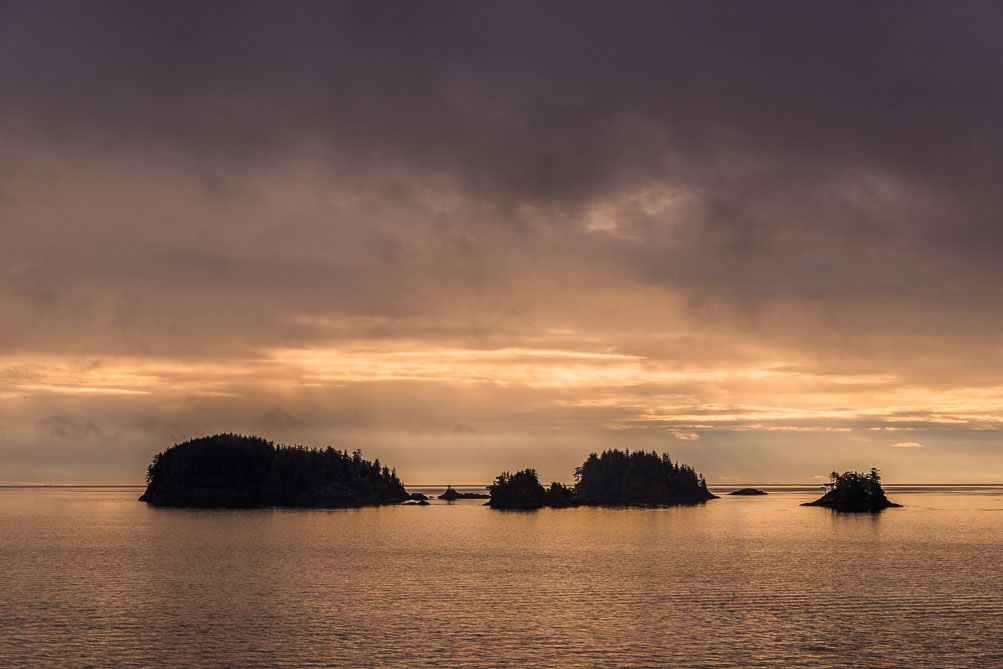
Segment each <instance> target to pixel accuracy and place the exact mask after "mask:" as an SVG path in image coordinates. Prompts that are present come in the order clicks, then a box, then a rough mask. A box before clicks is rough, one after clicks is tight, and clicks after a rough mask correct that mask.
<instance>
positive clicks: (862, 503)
mask: <svg viewBox="0 0 1003 669" xmlns="http://www.w3.org/2000/svg"><path fill="white" fill-rule="evenodd" d="M825 487H826V488H827V491H826V493H825V494H824V495H822V497H820V498H819V499H817V500H815V501H814V502H807V503H805V504H802V505H801V506H826V507H829V508H832V509H837V510H840V511H877V510H880V509H886V508H888V507H890V506H901V505H900V504H895V503H893V502H890V501H888V498H887V497H886V496H885V491H884V489H883V488H882V487H881V474H880V472H879V471H878V470H877V469H876V468H874V467H871V471H870V472H869V473H867V474H863V473H861V472H843V473H842V474H839V473H837V472H835V471H834V472H832V473H831V474H829V482H828V483H826V484H825Z"/></svg>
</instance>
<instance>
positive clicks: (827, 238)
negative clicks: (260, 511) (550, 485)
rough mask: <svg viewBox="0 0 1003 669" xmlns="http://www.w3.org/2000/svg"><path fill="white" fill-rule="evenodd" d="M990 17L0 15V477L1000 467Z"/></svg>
mask: <svg viewBox="0 0 1003 669" xmlns="http://www.w3.org/2000/svg"><path fill="white" fill-rule="evenodd" d="M1000 34H1003V6H1001V5H999V4H997V3H989V2H962V3H939V2H882V3H864V2H840V3H826V4H819V3H801V2H761V3H744V2H713V3H690V2H635V3H630V4H628V5H622V4H617V3H603V2H546V3H532V2H477V3H469V2H448V1H447V2H435V3H399V2H387V3H384V2H362V3H355V2H317V3H314V2H302V3H296V4H295V5H293V6H287V5H283V4H279V3H274V2H272V3H269V2H241V3H233V2H212V3H205V2H172V3H164V4H158V3H133V2H89V3H69V2H51V3H30V2H0V90H2V91H3V94H4V102H5V104H4V111H3V113H2V115H0V155H3V157H4V160H3V162H2V163H0V239H2V243H0V316H2V323H3V324H2V326H0V483H4V484H11V483H38V484H44V483H50V484H58V483H103V484H115V483H117V484H123V483H128V482H136V483H137V484H138V483H141V482H142V479H143V475H144V473H145V470H146V466H147V464H148V463H149V462H150V459H151V457H152V456H153V455H154V453H157V452H159V451H162V450H164V449H166V448H168V447H169V446H171V445H172V444H174V443H176V442H180V441H184V440H187V439H190V438H194V437H198V436H203V435H209V434H214V433H218V432H238V433H244V434H256V435H260V436H262V437H264V438H266V439H270V440H274V441H276V442H281V443H289V444H304V445H307V446H312V447H325V446H328V445H332V446H334V447H336V448H345V449H349V450H354V449H356V448H361V449H362V451H363V453H364V454H365V455H366V456H367V457H370V458H375V457H378V458H379V459H380V460H381V461H382V462H384V463H386V464H389V465H391V466H394V467H396V469H397V473H398V475H399V476H400V477H401V479H402V480H404V481H409V480H411V481H446V482H448V481H449V480H453V481H483V482H489V481H491V480H492V479H493V478H494V477H495V476H496V475H497V474H498V473H499V472H501V471H502V470H515V469H520V468H524V467H534V468H536V469H537V470H538V471H539V472H540V476H541V478H543V479H545V480H547V481H550V480H561V481H567V480H569V478H570V472H571V471H572V470H573V468H574V467H575V466H576V465H578V464H580V463H581V461H582V460H583V459H584V458H585V456H587V455H588V453H589V452H592V451H601V450H603V449H605V448H630V449H644V450H656V451H659V452H667V453H669V454H670V455H671V457H672V458H673V459H674V460H678V461H681V462H684V463H687V464H689V465H691V466H693V467H694V468H695V469H696V470H697V471H699V472H702V473H703V474H704V475H705V476H706V477H707V480H708V481H709V482H711V483H712V484H716V485H729V484H733V483H755V482H760V483H762V482H767V481H780V482H812V481H815V480H819V479H820V478H822V477H826V476H827V474H828V472H829V471H831V470H834V469H835V470H839V471H844V470H850V469H857V470H864V469H868V468H870V467H872V466H875V467H878V468H879V469H881V470H882V472H883V474H884V477H885V480H886V481H887V482H888V483H907V482H915V483H919V482H922V483H988V482H1003V457H1001V455H1003V452H1001V432H1000V428H1001V425H1003V377H1001V374H1000V372H1001V370H1003V345H1001V344H1000V333H1001V332H1003V263H1001V262H1000V257H1001V251H1003V190H1001V189H1000V183H1003V130H1001V127H1000V123H999V119H1000V118H1001V117H1003V87H1001V86H1000V85H999V82H1000V81H1001V77H1003V40H1000V39H999V35H1000Z"/></svg>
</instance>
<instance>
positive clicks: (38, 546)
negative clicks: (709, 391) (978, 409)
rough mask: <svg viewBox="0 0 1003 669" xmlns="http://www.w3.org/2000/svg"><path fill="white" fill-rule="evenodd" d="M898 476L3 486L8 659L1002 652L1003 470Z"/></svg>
mask: <svg viewBox="0 0 1003 669" xmlns="http://www.w3.org/2000/svg"><path fill="white" fill-rule="evenodd" d="M887 488H888V492H889V497H890V498H891V499H892V500H893V501H897V502H900V503H902V504H904V505H906V506H905V508H902V509H889V510H887V511H884V512H882V513H880V514H876V515H844V514H836V513H833V512H831V511H828V510H826V509H820V508H802V507H799V506H798V504H799V503H800V502H803V501H809V500H811V499H814V498H815V497H817V493H816V491H814V490H812V489H811V488H807V487H801V488H798V487H796V486H791V487H770V486H765V487H764V489H766V490H770V491H771V493H772V494H770V495H768V496H766V497H757V498H749V497H723V498H722V499H719V500H713V501H711V502H709V503H707V504H705V505H702V506H696V507H679V508H663V509H589V508H581V509H559V510H551V509H543V510H540V511H534V512H500V511H493V510H491V509H488V508H486V507H484V506H481V505H480V504H481V503H480V502H473V501H469V502H457V503H453V504H446V503H436V504H434V505H432V506H428V507H416V506H407V507H404V506H401V507H382V508H371V509H358V510H334V511H329V510H290V509H267V510H252V511H230V510H219V511H217V510H212V511H199V510H196V511H192V510H171V509H156V508H150V507H148V506H147V505H146V504H143V503H141V502H137V501H136V497H138V496H139V494H140V492H141V491H140V490H139V489H122V488H34V489H26V488H6V489H0V593H2V594H0V611H2V616H0V665H3V666H6V667H12V666H28V667H36V666H88V665H92V666H137V667H154V666H171V667H185V666H240V667H258V666H288V667H305V666H339V667H356V666H360V667H361V666H373V667H384V666H396V667H421V666H436V667H440V666H460V667H468V666H469V667H494V666H512V667H528V666H546V667H558V666H568V667H620V666H638V667H649V666H665V667H799V666H805V667H808V666H810V667H848V666H854V667H1001V666H1003V486H972V487H957V486H956V487H925V486H898V487H897V486H888V487H887ZM411 489H412V490H415V489H419V490H421V489H420V488H411ZM441 490H442V487H436V488H434V491H435V492H441ZM722 490H728V489H727V488H724V489H722Z"/></svg>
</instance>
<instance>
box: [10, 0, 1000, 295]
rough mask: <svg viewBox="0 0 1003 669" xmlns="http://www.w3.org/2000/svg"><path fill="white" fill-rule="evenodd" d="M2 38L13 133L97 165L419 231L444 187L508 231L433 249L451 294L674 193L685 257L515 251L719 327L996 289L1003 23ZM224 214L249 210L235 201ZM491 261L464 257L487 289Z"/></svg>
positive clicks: (724, 6)
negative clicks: (134, 161)
mask: <svg viewBox="0 0 1003 669" xmlns="http://www.w3.org/2000/svg"><path fill="white" fill-rule="evenodd" d="M2 12H3V13H2V21H0V26H2V27H0V31H2V34H0V63H2V64H0V87H2V89H3V90H4V92H5V98H6V99H5V112H4V127H5V128H6V129H7V131H8V133H19V134H20V136H21V137H29V138H33V139H34V141H43V142H47V143H49V144H52V145H70V146H74V145H78V144H79V143H81V142H82V143H84V145H85V146H87V147H88V150H89V151H91V152H92V153H94V155H95V158H96V159H100V158H99V156H100V153H101V152H102V151H116V150H123V149H125V150H139V151H152V150H156V149H163V148H166V149H167V150H170V151H180V152H181V153H182V154H184V155H188V156H192V157H193V158H194V159H196V160H197V161H198V162H199V163H200V164H201V165H202V167H200V168H198V169H205V170H207V173H211V172H212V168H207V167H206V165H215V166H216V168H217V169H218V170H226V171H231V172H236V173H237V174H239V173H240V172H241V171H243V170H244V169H247V168H249V167H251V166H254V165H259V166H261V165H266V166H268V165H275V164H278V165H281V164H283V162H284V161H286V160H288V159H290V156H295V155H296V154H297V152H301V151H303V150H310V151H314V152H317V153H319V154H320V156H322V158H323V160H324V161H325V162H326V164H327V167H328V169H329V170H330V171H329V175H330V178H331V179H332V180H334V181H339V182H343V183H351V182H353V180H358V179H367V178H368V182H366V185H364V186H362V187H363V188H370V189H372V188H377V187H378V188H379V189H380V191H379V195H380V197H382V198H383V199H390V200H392V199H394V198H397V199H399V200H401V202H402V203H403V204H404V205H406V206H413V202H411V201H412V200H414V198H415V197H416V195H415V188H419V189H420V188H421V187H422V185H423V184H427V183H428V182H429V180H436V179H438V180H439V182H440V183H444V184H446V186H447V187H449V188H453V189H456V190H457V191H458V192H460V193H462V194H463V196H464V197H465V198H468V199H470V200H471V201H474V202H478V203H480V204H479V205H478V206H481V207H488V208H490V212H491V213H489V214H488V215H487V216H479V217H478V216H464V217H453V218H452V219H451V220H450V221H449V222H447V223H442V222H439V223H436V225H435V228H434V229H436V230H437V231H438V232H436V233H434V234H442V233H443V231H444V230H445V229H446V228H447V227H449V226H452V227H454V228H455V227H456V226H460V227H461V228H463V231H464V232H461V233H459V234H457V233H453V238H452V241H453V242H457V243H459V244H460V245H459V246H456V245H453V246H449V245H448V243H446V242H444V247H443V253H445V254H448V255H449V256H450V258H451V260H450V265H451V267H453V268H454V269H456V265H457V264H458V261H457V260H456V259H457V258H459V257H461V256H463V255H464V249H463V248H462V244H463V241H462V240H463V235H464V234H465V233H466V231H468V230H469V229H470V228H471V227H477V226H480V227H486V226H492V225H497V224H503V225H505V226H514V227H515V228H516V234H527V233H526V228H525V226H526V225H527V224H528V223H527V220H526V219H527V217H526V216H525V215H523V214H521V213H519V212H518V211H516V208H518V207H525V206H533V207H540V208H542V209H540V210H539V211H541V212H542V214H541V215H540V217H539V218H540V219H541V220H542V221H544V222H543V223H540V222H539V221H538V222H537V225H538V226H539V225H543V226H544V227H551V228H553V227H556V228H558V229H561V230H563V229H566V228H567V226H568V225H569V223H573V222H577V221H579V220H580V218H581V216H582V212H583V211H585V210H586V209H587V207H588V206H589V205H590V204H591V203H594V202H597V201H604V199H609V198H612V199H614V200H615V199H616V198H617V197H618V196H619V195H620V194H622V193H624V192H628V191H645V190H646V189H648V190H650V189H652V188H655V189H657V188H659V187H662V186H665V185H671V186H673V187H677V188H681V189H684V190H685V191H686V192H687V193H689V194H690V195H691V196H692V197H693V198H694V199H693V203H692V205H691V206H690V207H689V208H688V209H687V210H686V211H685V215H686V218H687V225H686V226H685V228H684V229H682V230H678V229H676V228H674V227H673V226H671V225H668V224H667V221H666V218H667V215H666V214H665V212H654V213H652V212H647V213H645V212H642V211H640V209H639V208H638V207H637V206H635V205H631V204H630V203H628V204H627V205H626V206H625V207H622V208H621V209H620V210H618V211H616V212H615V218H616V224H617V226H618V228H619V230H620V231H622V232H626V233H629V234H627V235H626V239H599V240H594V239H586V238H584V237H583V236H582V235H581V234H580V231H579V230H578V229H574V230H570V231H565V232H562V233H561V234H562V235H568V236H567V237H564V238H562V239H561V240H560V241H556V240H551V239H547V238H545V237H540V236H539V229H538V228H537V229H536V230H535V231H534V232H533V233H532V235H531V237H529V238H526V237H522V238H519V237H515V238H507V239H503V240H501V242H502V243H501V244H500V245H501V246H503V247H506V248H514V247H516V246H520V245H521V246H523V247H525V246H527V245H528V244H530V243H532V244H536V245H546V244H551V243H555V244H562V245H564V246H565V247H566V248H568V249H570V253H571V254H572V255H575V256H579V257H583V258H589V261H588V262H590V263H596V262H599V263H603V262H606V263H611V266H610V268H609V271H610V272H611V273H616V274H625V275H627V276H631V277H632V278H631V280H638V281H641V282H644V283H648V282H653V283H655V284H674V285H676V286H679V287H684V288H685V287H690V288H691V289H692V290H695V291H698V292H697V296H698V297H697V299H698V301H703V298H702V297H700V292H699V291H702V290H705V289H707V290H710V291H712V292H714V293H715V294H719V295H723V296H725V297H726V295H727V294H728V293H734V294H735V297H736V298H738V299H740V300H742V301H743V304H745V305H746V306H745V307H743V308H748V301H749V300H753V301H754V300H755V299H757V297H760V296H763V295H783V294H790V293H793V294H795V295H801V296H805V297H809V298H811V299H831V298H832V294H833V293H836V294H845V293H859V292H860V291H864V292H867V293H877V294H878V297H879V298H882V297H883V296H885V295H887V294H891V295H892V296H893V297H894V293H895V292H896V291H900V290H902V289H903V287H905V289H906V290H908V291H909V292H910V293H911V292H912V291H913V290H915V289H917V287H918V288H920V289H921V288H922V286H917V284H919V283H921V282H923V281H928V282H932V284H933V285H934V286H935V287H936V288H937V291H936V292H937V293H938V298H939V296H940V293H941V292H942V291H943V289H944V287H943V284H944V280H943V279H942V277H945V276H950V277H953V278H952V279H951V280H952V281H962V282H965V290H969V289H970V288H971V284H972V283H973V282H974V283H978V282H980V281H985V280H987V279H990V278H991V279H996V278H998V272H997V270H995V269H994V267H995V264H996V263H995V257H996V251H997V249H998V248H999V244H1000V241H1001V239H1000V237H1001V234H1003V233H1001V232H1000V230H1001V226H1000V225H999V224H998V221H999V215H1000V212H1001V211H1003V195H1001V194H999V192H998V191H999V189H998V183H999V177H1000V175H1001V174H1003V131H1001V129H1000V126H999V123H998V119H999V118H1000V117H1003V86H1001V84H1000V81H1001V80H1003V77H1001V75H1003V72H1001V69H1003V46H1001V45H1003V41H1001V40H999V39H998V37H999V35H1000V34H1001V33H1003V9H1001V8H1000V6H999V5H998V4H996V3H974V2H972V3H952V4H950V5H948V4H947V3H916V2H901V3H899V2H884V3H863V2H842V3H827V4H821V3H803V2H770V3H746V2H717V3H700V2H675V3H664V2H659V3H646V2H636V3H630V4H629V5H619V4H616V3H595V2H592V3H585V2H570V3H560V2H557V3H554V2H548V3H524V2H496V3H492V2H478V3H467V2H435V3H397V2H390V3H380V2H363V3H306V2H303V3H296V4H295V5H291V6H287V5H283V4H279V3H254V2H241V3H228V2H214V3H204V2H178V3H163V4H151V3H130V2H118V3H88V4H86V5H84V4H79V3H43V4H39V3H8V4H5V5H4V6H3V10H2ZM207 178H210V177H207ZM228 178H230V179H233V178H234V177H233V176H232V175H231V176H230V177H228ZM220 183H224V182H220ZM210 187H212V188H215V187H214V186H210ZM219 193H220V195H221V196H222V197H224V198H226V197H236V196H239V193H236V194H234V193H230V194H229V195H228V193H227V187H226V186H225V183H224V185H223V186H222V190H221V191H219ZM471 219H476V220H471ZM520 230H522V232H519V231H520ZM373 235H374V238H376V237H379V235H377V234H376V233H373ZM447 237H448V235H447ZM382 240H383V241H382V246H381V248H382V251H381V252H382V253H383V254H384V255H385V259H388V258H390V256H392V255H393V254H394V253H395V252H397V253H400V252H403V253H405V254H407V253H408V252H409V249H407V247H406V246H405V247H402V246H400V240H399V235H396V234H394V233H391V234H384V235H383V236H382ZM639 242H640V243H639ZM395 249H397V251H395ZM401 249H403V251H401ZM478 251H483V249H481V248H479V246H478V245H477V244H476V243H475V244H473V248H472V249H471V250H470V252H469V253H467V255H468V256H470V257H472V258H473V259H474V262H476V263H478V266H484V264H485V262H486V261H485V259H484V258H479V257H478ZM370 253H371V251H370ZM596 258H598V260H596ZM958 263H960V264H961V265H963V266H964V271H963V272H960V273H959V271H958V270H959V267H958ZM213 266H216V265H215V264H214V265H213ZM518 269H520V270H521V269H524V268H522V267H520V268H518ZM478 271H479V270H478ZM973 272H974V274H975V276H974V277H973V276H972V274H973ZM931 275H932V277H933V278H932V279H931V278H930V277H931ZM924 277H925V278H924ZM369 285H374V284H372V283H371V282H370V283H369ZM36 290H37V289H36Z"/></svg>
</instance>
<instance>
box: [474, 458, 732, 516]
mask: <svg viewBox="0 0 1003 669" xmlns="http://www.w3.org/2000/svg"><path fill="white" fill-rule="evenodd" d="M574 475H575V485H574V486H573V487H568V486H565V485H563V484H561V483H557V482H553V483H551V484H550V487H549V488H544V487H543V486H542V485H541V484H540V480H539V476H538V475H537V473H536V470H535V469H523V470H521V471H518V472H516V473H514V474H512V473H510V472H502V473H501V474H499V475H498V477H497V478H496V479H495V482H494V483H493V484H491V485H490V486H488V489H489V490H490V491H491V499H490V501H489V502H488V506H491V507H492V508H496V509H538V508H540V507H544V506H549V507H567V506H582V505H589V506H656V505H659V506H660V505H675V504H696V503H699V502H705V501H707V500H709V499H717V496H716V495H713V494H711V493H710V491H708V490H707V482H706V481H705V480H704V478H703V476H701V475H699V474H697V473H696V471H695V470H694V469H693V468H692V467H689V466H687V465H683V464H679V463H674V462H672V460H671V459H670V458H669V456H668V455H667V454H664V453H663V454H662V455H661V456H659V455H658V454H657V453H655V452H654V451H652V452H650V453H649V452H645V451H634V452H630V451H621V450H618V449H613V450H607V451H603V452H602V454H601V455H596V454H595V453H592V454H591V455H589V457H588V459H587V460H586V461H585V462H584V463H582V466H581V467H577V468H576V469H575V472H574Z"/></svg>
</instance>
